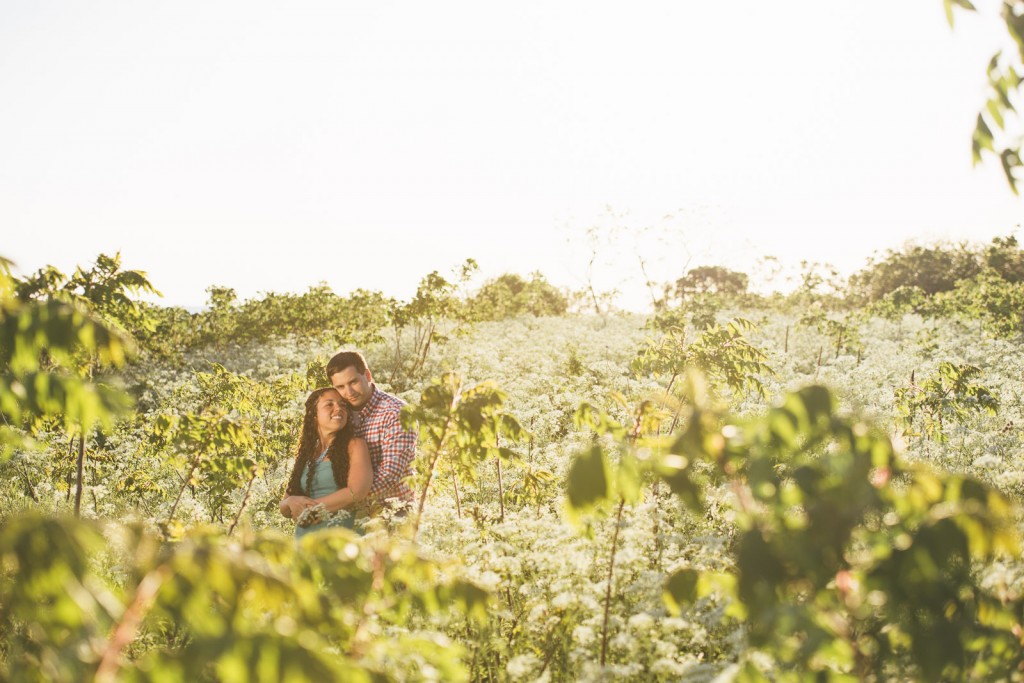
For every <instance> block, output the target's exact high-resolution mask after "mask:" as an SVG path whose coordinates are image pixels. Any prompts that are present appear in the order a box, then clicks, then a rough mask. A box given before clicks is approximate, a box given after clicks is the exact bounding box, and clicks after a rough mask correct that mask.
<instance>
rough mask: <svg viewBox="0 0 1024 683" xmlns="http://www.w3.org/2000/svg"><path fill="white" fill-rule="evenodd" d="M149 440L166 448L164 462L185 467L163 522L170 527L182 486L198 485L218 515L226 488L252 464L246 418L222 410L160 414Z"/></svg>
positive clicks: (236, 483) (226, 495)
mask: <svg viewBox="0 0 1024 683" xmlns="http://www.w3.org/2000/svg"><path fill="white" fill-rule="evenodd" d="M150 441H151V443H152V445H153V446H154V447H155V448H156V449H157V452H158V453H165V454H166V456H167V457H168V458H169V459H170V462H169V464H170V465H172V466H173V467H174V468H175V469H177V470H179V471H183V472H184V476H183V477H182V480H181V488H180V490H179V491H178V495H177V498H176V499H175V501H174V505H173V506H172V507H171V511H170V513H169V514H168V518H167V520H166V522H165V523H164V525H165V531H167V532H168V533H171V534H172V535H174V534H176V533H177V532H178V531H180V529H177V528H175V527H172V526H171V524H172V522H173V521H174V514H175V511H176V510H177V506H178V503H179V502H180V500H181V496H182V494H183V493H184V492H185V490H186V488H197V487H198V488H200V489H201V490H202V491H203V492H204V493H205V494H206V495H207V496H208V497H209V499H210V503H211V507H212V512H213V515H214V518H215V519H216V520H218V521H223V514H224V509H225V506H226V505H227V503H228V501H229V500H230V497H231V494H232V493H234V492H235V491H236V490H237V489H238V488H239V486H241V485H242V484H243V483H244V482H245V481H247V480H248V479H249V478H250V477H251V476H252V474H253V472H254V470H256V468H257V463H256V461H255V459H254V458H253V454H252V449H253V445H254V444H253V433H252V427H251V423H250V422H249V421H248V420H244V419H238V418H234V417H232V416H230V415H227V414H226V413H225V412H224V411H222V410H217V409H211V410H208V411H206V412H204V413H202V414H199V415H196V414H193V413H184V414H182V415H160V416H158V417H157V418H156V419H155V420H154V421H153V424H152V427H151V432H150Z"/></svg>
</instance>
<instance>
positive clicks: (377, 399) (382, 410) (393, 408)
mask: <svg viewBox="0 0 1024 683" xmlns="http://www.w3.org/2000/svg"><path fill="white" fill-rule="evenodd" d="M375 389H376V387H375ZM404 406H405V401H403V400H402V399H400V398H398V397H397V396H392V395H391V394H389V393H387V392H386V391H381V390H380V389H376V391H375V392H374V395H373V407H372V409H371V412H372V413H373V414H374V415H386V414H390V413H394V414H398V413H400V412H402V408H403V407H404Z"/></svg>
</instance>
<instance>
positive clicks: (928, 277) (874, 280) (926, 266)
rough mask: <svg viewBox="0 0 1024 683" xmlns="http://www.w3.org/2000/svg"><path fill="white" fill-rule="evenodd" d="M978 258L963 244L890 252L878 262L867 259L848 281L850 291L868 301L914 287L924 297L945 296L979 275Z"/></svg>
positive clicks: (936, 245)
mask: <svg viewBox="0 0 1024 683" xmlns="http://www.w3.org/2000/svg"><path fill="white" fill-rule="evenodd" d="M979 256H980V255H979V253H978V252H977V251H976V250H973V249H970V248H968V245H966V244H957V245H949V244H935V245H933V246H920V245H913V246H909V247H906V248H905V249H903V250H902V251H895V250H892V249H890V250H889V251H888V252H886V255H885V256H884V257H883V258H882V259H881V260H875V259H874V258H871V259H869V260H868V264H867V266H865V267H864V268H862V269H861V270H860V271H858V272H857V273H855V274H854V275H853V277H851V278H850V289H851V291H852V292H853V293H855V294H856V295H858V296H861V297H863V298H864V299H866V300H867V301H878V300H880V299H882V298H884V297H885V296H887V295H889V294H890V293H891V292H894V291H895V290H897V289H899V288H901V287H913V288H916V289H918V290H920V291H922V292H924V293H925V294H926V295H933V294H936V293H938V292H948V291H950V290H952V289H953V288H954V287H955V286H956V283H957V282H959V281H960V280H964V279H970V278H973V277H974V276H976V275H977V274H978V273H979V272H980V270H981V265H980V263H979V260H980V258H979Z"/></svg>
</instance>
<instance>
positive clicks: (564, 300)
mask: <svg viewBox="0 0 1024 683" xmlns="http://www.w3.org/2000/svg"><path fill="white" fill-rule="evenodd" d="M466 306H467V307H468V309H469V312H470V313H469V314H470V316H472V318H473V319H474V320H504V319H505V318H511V317H514V316H517V315H526V314H529V315H533V316H542V315H564V314H565V312H566V311H567V310H568V308H569V299H568V297H566V295H565V294H563V293H562V292H560V291H559V290H558V289H556V288H555V287H553V286H552V285H551V284H549V283H548V281H547V280H546V279H545V278H544V276H543V275H541V274H540V273H532V274H531V275H530V279H529V280H527V279H524V278H523V277H522V276H520V275H516V274H514V273H506V274H504V275H499V276H498V277H496V278H494V279H493V280H489V281H487V282H485V283H484V285H483V286H482V287H481V288H480V290H479V291H478V292H477V293H476V294H475V295H474V296H473V297H471V298H470V299H468V300H467V301H466Z"/></svg>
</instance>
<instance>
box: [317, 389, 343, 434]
mask: <svg viewBox="0 0 1024 683" xmlns="http://www.w3.org/2000/svg"><path fill="white" fill-rule="evenodd" d="M316 424H317V426H318V427H319V428H320V432H321V433H322V434H334V433H336V432H339V431H341V430H342V429H344V427H345V425H346V424H348V406H347V405H346V404H345V402H344V401H342V400H341V394H339V393H338V392H337V391H335V390H334V389H331V390H329V391H325V392H324V393H322V394H320V398H318V399H317V401H316Z"/></svg>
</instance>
